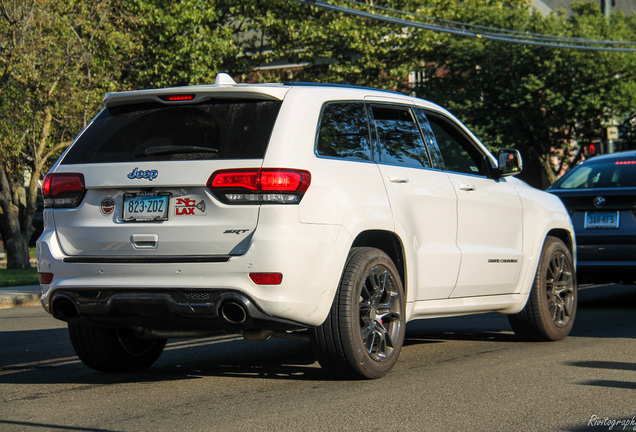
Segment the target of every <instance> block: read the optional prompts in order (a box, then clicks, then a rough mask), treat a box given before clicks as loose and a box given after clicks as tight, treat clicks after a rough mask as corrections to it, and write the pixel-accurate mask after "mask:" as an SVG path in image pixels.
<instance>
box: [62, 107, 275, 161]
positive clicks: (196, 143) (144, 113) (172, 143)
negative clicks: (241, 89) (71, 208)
mask: <svg viewBox="0 0 636 432" xmlns="http://www.w3.org/2000/svg"><path fill="white" fill-rule="evenodd" d="M280 105H281V102H280V101H256V100H228V101H213V102H207V103H202V104H196V105H163V104H159V103H152V104H135V105H127V106H122V107H113V108H108V109H104V110H103V111H102V112H101V113H100V114H99V115H98V116H97V118H96V119H95V121H94V122H93V123H92V124H91V126H90V127H89V128H88V129H87V130H86V131H85V132H84V133H83V134H82V136H81V137H80V138H79V139H78V140H77V142H76V143H75V144H74V145H73V147H72V148H71V149H70V150H69V152H68V153H67V154H66V156H65V157H64V159H63V160H62V164H85V163H112V162H144V161H168V160H205V159H262V158H263V157H264V155H265V151H266V150H267V144H268V142H269V138H270V136H271V133H272V129H273V128H274V123H275V121H276V117H277V115H278V111H279V109H280Z"/></svg>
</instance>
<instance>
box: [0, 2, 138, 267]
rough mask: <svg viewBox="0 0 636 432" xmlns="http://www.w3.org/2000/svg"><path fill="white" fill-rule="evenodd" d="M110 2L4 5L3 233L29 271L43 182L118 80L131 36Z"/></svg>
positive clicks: (0, 93)
mask: <svg viewBox="0 0 636 432" xmlns="http://www.w3.org/2000/svg"><path fill="white" fill-rule="evenodd" d="M117 7H118V4H117V3H116V2H111V1H96V2H81V1H64V2H62V1H57V0H5V1H3V2H2V3H0V68H1V69H0V113H1V116H2V118H1V121H0V146H1V148H2V152H0V233H1V234H2V238H3V240H4V241H5V245H6V251H7V259H8V262H7V267H8V268H25V267H29V260H28V256H27V255H28V249H27V247H28V241H29V239H30V237H31V235H32V233H33V226H32V221H33V216H34V214H35V212H36V209H37V203H36V200H37V195H38V194H37V190H38V184H39V181H40V179H41V178H42V176H43V174H44V173H45V172H46V170H47V169H48V167H49V166H50V164H51V163H52V161H54V159H55V158H56V157H57V156H58V155H59V154H60V152H61V151H62V150H63V149H64V148H65V147H66V146H68V145H69V144H70V142H71V140H72V138H73V137H74V136H75V135H76V134H77V133H78V132H79V131H80V130H81V129H82V128H83V126H85V125H86V123H87V122H88V121H89V120H90V118H91V117H92V115H93V114H94V112H95V111H96V109H98V106H99V103H100V100H101V98H102V96H103V92H104V90H106V89H110V88H112V87H113V86H112V85H109V84H112V83H113V82H114V81H116V80H117V79H118V78H119V75H120V73H121V67H120V66H116V65H122V64H125V59H126V57H127V38H126V37H125V36H124V35H123V34H121V33H120V32H119V31H118V30H117V27H118V24H119V22H118V21H119V18H117V17H116V11H117Z"/></svg>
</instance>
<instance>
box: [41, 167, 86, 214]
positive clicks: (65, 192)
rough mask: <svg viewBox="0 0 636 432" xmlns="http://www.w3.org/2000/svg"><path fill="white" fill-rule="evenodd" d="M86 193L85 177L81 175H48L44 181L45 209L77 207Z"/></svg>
mask: <svg viewBox="0 0 636 432" xmlns="http://www.w3.org/2000/svg"><path fill="white" fill-rule="evenodd" d="M85 192H86V187H85V185H84V175H83V174H80V173H53V174H47V175H45V176H44V180H43V181H42V196H43V197H44V207H49V208H50V207H52V208H70V207H77V206H78V205H79V203H80V202H82V198H84V193H85Z"/></svg>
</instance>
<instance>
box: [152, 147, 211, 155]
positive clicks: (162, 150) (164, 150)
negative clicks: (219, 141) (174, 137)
mask: <svg viewBox="0 0 636 432" xmlns="http://www.w3.org/2000/svg"><path fill="white" fill-rule="evenodd" d="M179 153H214V154H218V153H219V151H218V150H217V149H215V148H210V147H200V146H176V145H172V146H171V145H168V146H153V147H148V148H147V149H146V151H144V154H145V155H146V156H154V155H164V154H179Z"/></svg>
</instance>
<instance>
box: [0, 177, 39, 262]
mask: <svg viewBox="0 0 636 432" xmlns="http://www.w3.org/2000/svg"><path fill="white" fill-rule="evenodd" d="M7 173H8V169H7V166H6V165H0V209H1V210H2V212H1V214H0V225H2V227H1V229H0V232H2V240H3V241H4V246H5V252H6V254H7V269H26V268H30V267H31V263H30V261H29V239H30V235H31V233H32V230H33V228H32V226H31V223H32V221H33V212H27V211H25V210H26V208H25V207H26V205H25V204H24V203H22V199H21V198H22V197H21V196H20V195H21V194H20V192H19V190H18V189H19V188H20V187H21V185H19V184H16V182H15V181H13V180H12V179H11V178H10V175H7Z"/></svg>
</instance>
